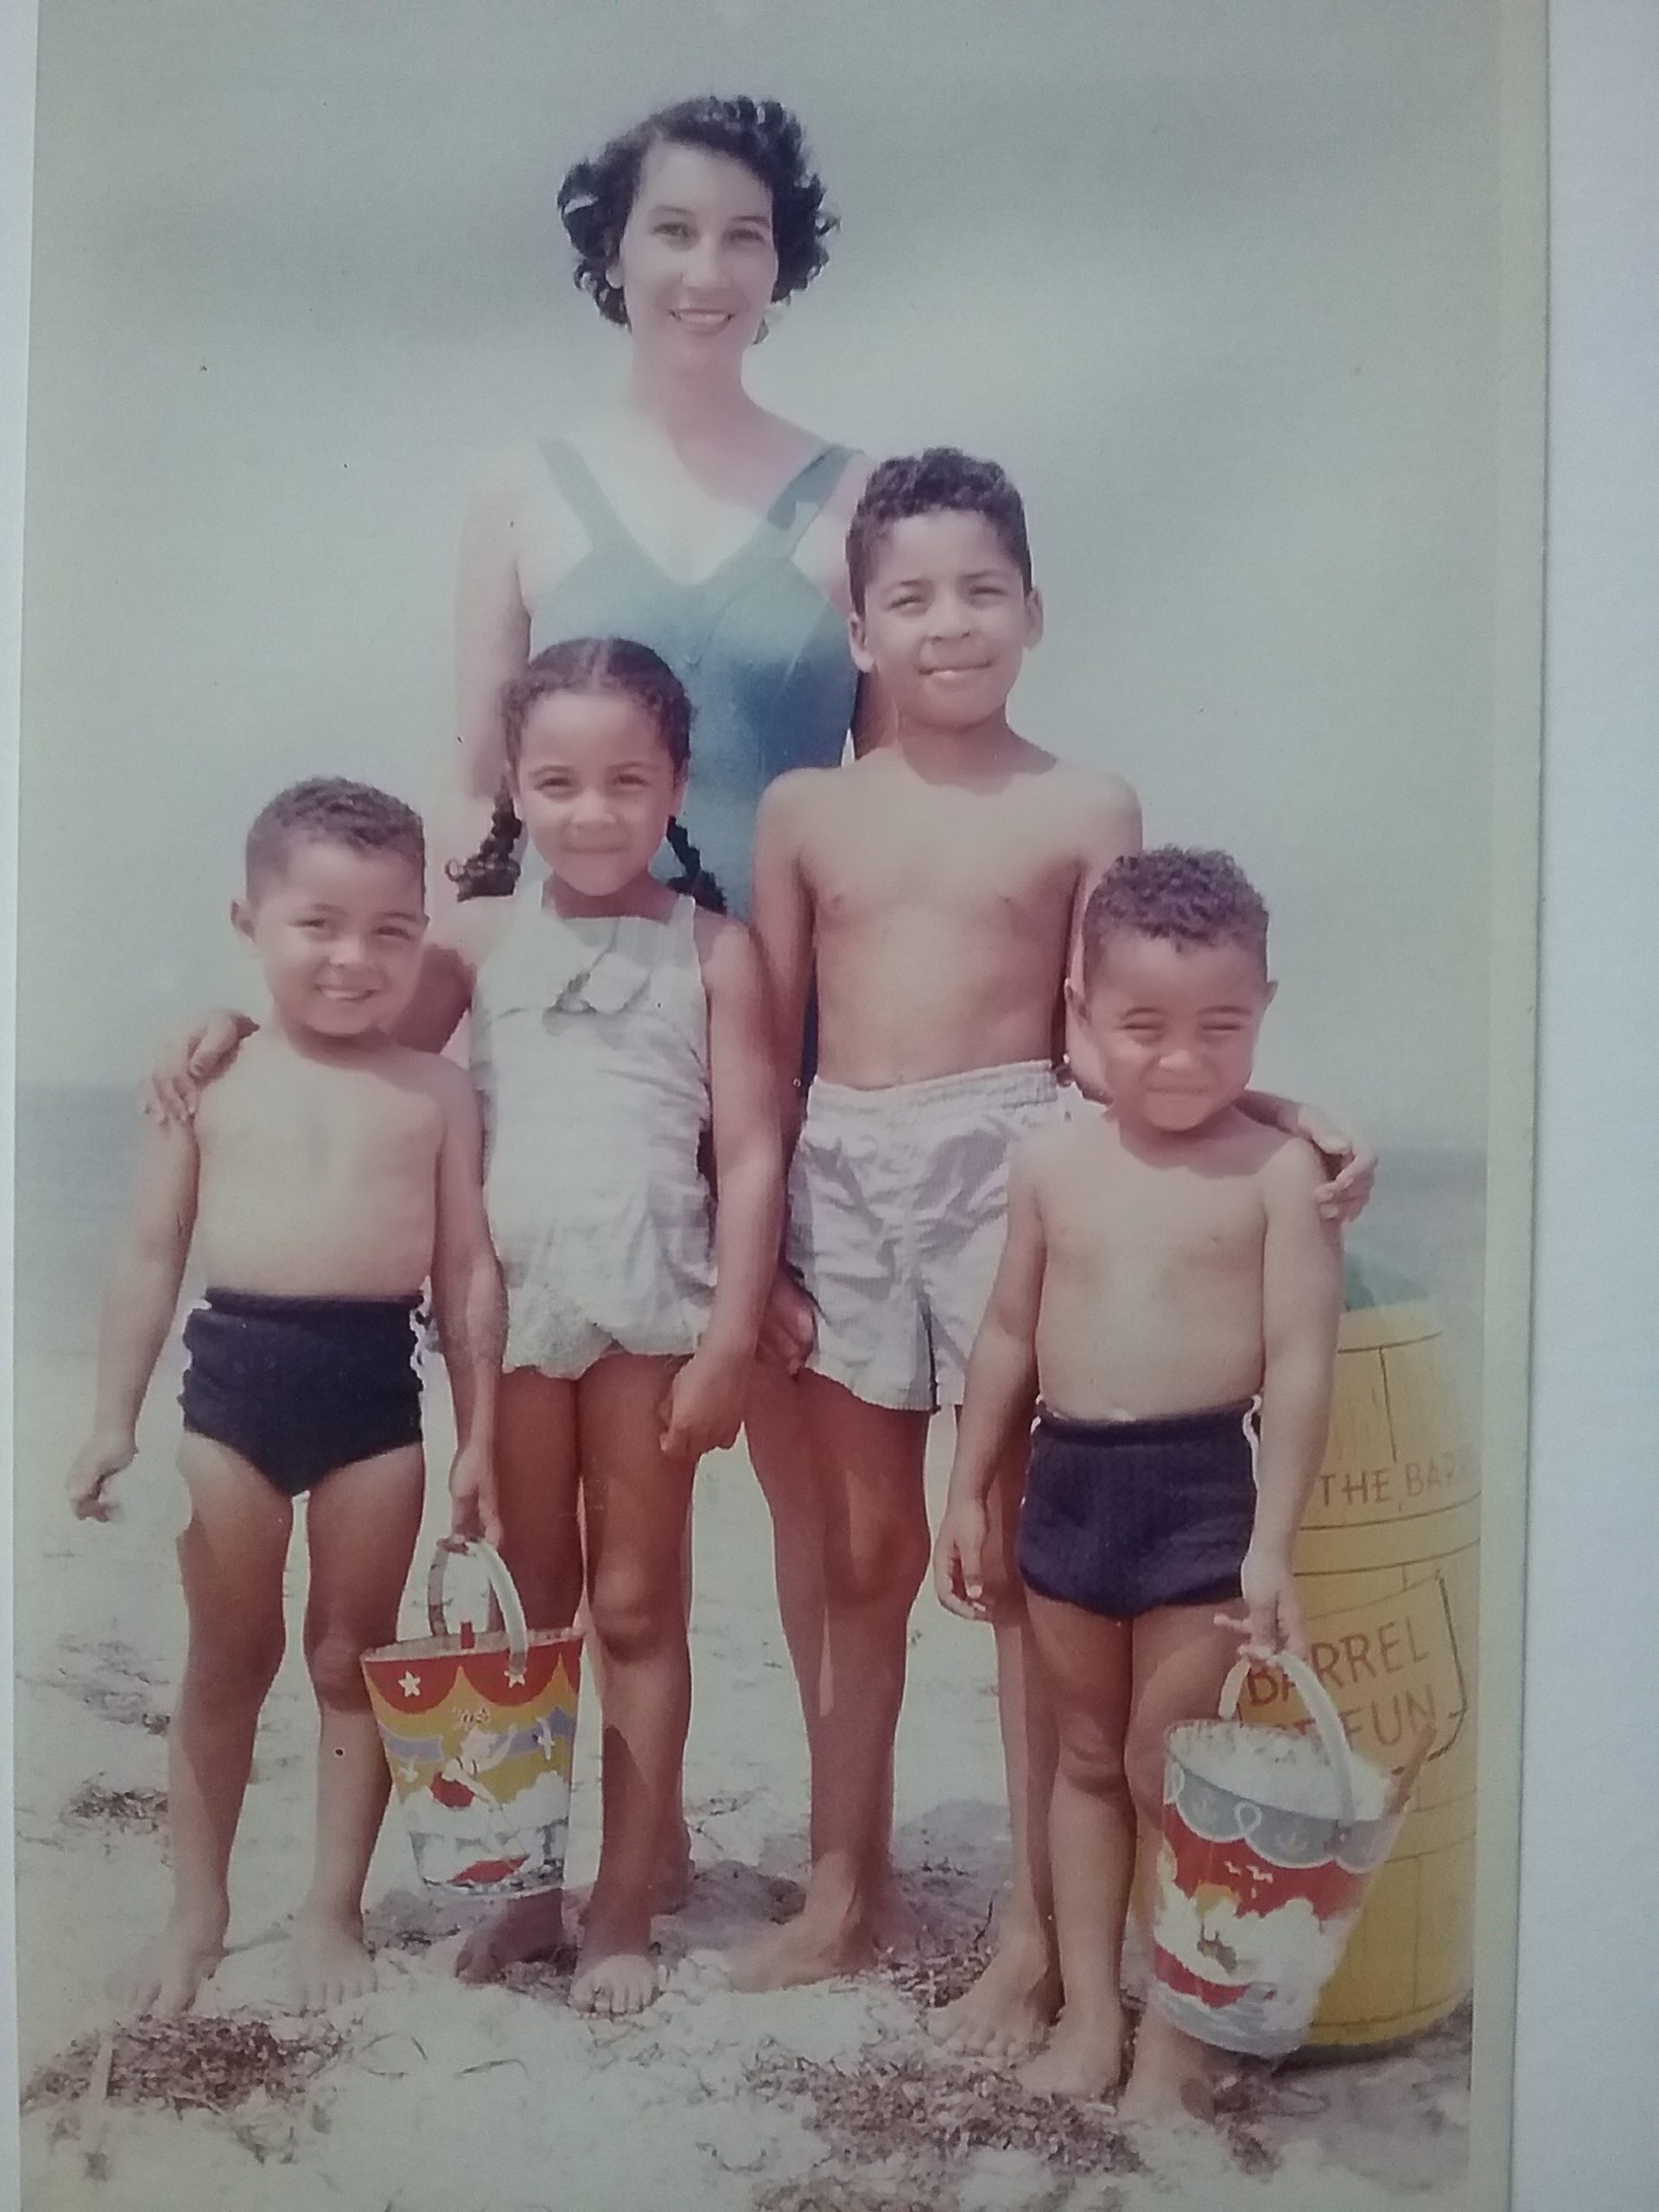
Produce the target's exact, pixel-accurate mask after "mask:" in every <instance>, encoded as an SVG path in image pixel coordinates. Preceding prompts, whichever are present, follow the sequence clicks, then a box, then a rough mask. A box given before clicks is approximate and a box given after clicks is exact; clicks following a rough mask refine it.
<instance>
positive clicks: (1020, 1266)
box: [933, 1130, 1063, 1620]
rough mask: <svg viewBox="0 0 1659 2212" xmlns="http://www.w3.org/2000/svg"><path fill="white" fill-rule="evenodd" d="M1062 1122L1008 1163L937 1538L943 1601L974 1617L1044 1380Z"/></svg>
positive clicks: (936, 1577) (936, 1570)
mask: <svg viewBox="0 0 1659 2212" xmlns="http://www.w3.org/2000/svg"><path fill="white" fill-rule="evenodd" d="M1062 1134H1063V1132H1060V1131H1057V1130H1042V1131H1040V1132H1039V1133H1038V1134H1037V1135H1034V1136H1030V1137H1027V1138H1026V1139H1025V1141H1023V1143H1021V1144H1020V1145H1019V1146H1018V1147H1016V1148H1015V1151H1014V1156H1013V1158H1012V1159H1011V1160H1010V1161H1009V1163H1008V1205H1007V1227H1006V1230H1005V1232H1004V1236H1003V1243H1002V1256H1001V1260H1000V1261H999V1262H997V1269H996V1277H995V1281H994V1282H993V1284H992V1286H991V1295H990V1300H989V1302H988V1305H987V1306H986V1308H985V1318H984V1319H983V1320H982V1322H981V1324H980V1326H979V1333H978V1335H977V1336H976V1338H974V1346H973V1350H972V1351H971V1352H970V1353H969V1358H968V1373H967V1376H966V1379H965V1382H964V1383H963V1402H962V1411H961V1413H960V1414H959V1415H958V1417H957V1449H956V1456H955V1458H954V1459H952V1461H951V1465H950V1494H949V1496H948V1497H947V1499H946V1501H945V1510H944V1519H943V1520H942V1522H940V1524H939V1534H938V1541H937V1543H936V1544H935V1546H934V1548H933V1582H934V1587H935V1589H936V1591H937V1592H938V1596H939V1599H940V1601H941V1603H943V1604H944V1605H946V1606H947V1607H948V1608H949V1609H950V1611H951V1612H953V1613H960V1614H962V1615H963V1617H964V1618H967V1619H969V1620H978V1619H982V1618H984V1615H985V1611H986V1604H985V1577H984V1552H985V1541H986V1536H987V1533H988V1512H987V1505H986V1501H987V1499H988V1497H989V1495H990V1489H991V1484H992V1481H993V1479H994V1478H995V1474H996V1470H997V1468H998V1466H999V1465H1000V1464H1001V1459H1002V1457H1003V1455H1004V1453H1005V1452H1007V1449H1008V1447H1009V1446H1010V1445H1011V1444H1012V1442H1013V1440H1014V1436H1015V1434H1016V1433H1017V1432H1018V1431H1019V1429H1020V1427H1022V1426H1023V1424H1024V1423H1025V1422H1026V1421H1027V1420H1028V1419H1029V1418H1030V1414H1031V1407H1032V1402H1033V1397H1034V1395H1035V1393H1036V1387H1037V1316H1038V1312H1039V1308H1040V1306H1041V1305H1042V1296H1043V1270H1044V1265H1045V1261H1046V1249H1045V1241H1044V1236H1043V1215H1042V1205H1041V1200H1040V1195H1039V1193H1040V1187H1041V1182H1042V1175H1043V1166H1044V1162H1045V1158H1046V1154H1048V1153H1049V1152H1050V1151H1051V1150H1052V1147H1053V1143H1054V1141H1055V1139H1056V1138H1057V1137H1058V1136H1059V1135H1062Z"/></svg>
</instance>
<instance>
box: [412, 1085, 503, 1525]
mask: <svg viewBox="0 0 1659 2212" xmlns="http://www.w3.org/2000/svg"><path fill="white" fill-rule="evenodd" d="M426 1076H427V1080H428V1081H429V1083H430V1084H431V1086H432V1090H433V1094H434V1096H435V1098H436V1100H437V1103H438V1106H439V1109H440V1111H441V1114H442V1133H441V1135H440V1137H439V1141H438V1159H437V1195H436V1206H435V1232H434V1236H433V1247H432V1313H433V1318H434V1319H435V1321H436V1323H437V1328H438V1343H439V1346H440V1349H441V1350H442V1354H443V1363H444V1366H445V1369H446V1370H448V1376H449V1395H450V1397H451V1400H452V1401H453V1402H454V1412H455V1446H456V1448H455V1459H454V1466H453V1467H452V1468H451V1470H450V1476H449V1495H450V1501H451V1508H452V1513H453V1522H454V1531H455V1533H456V1534H457V1535H482V1536H484V1537H485V1538H486V1541H489V1542H491V1543H494V1544H499V1542H500V1541H501V1520H500V1514H499V1510H498V1508H497V1505H496V1492H495V1471H494V1449H495V1401H496V1390H497V1386H498V1384H499V1381H500V1376H501V1356H502V1353H503V1351H504V1350H505V1345H506V1332H507V1306H506V1294H505V1290H504V1289H503V1287H502V1282H501V1269H500V1266H499V1262H497V1260H496V1256H495V1247H494V1246H493V1244H492V1243H491V1242H490V1228H489V1222H488V1219H487V1217H486V1214H485V1211H484V1134H483V1126H482V1123H481V1122H480V1116H479V1109H478V1100H477V1098H476V1096H474V1091H473V1086H472V1084H471V1083H470V1082H469V1081H468V1080H467V1077H466V1076H465V1075H464V1074H463V1073H462V1071H461V1069H459V1068H457V1067H453V1066H451V1065H450V1064H449V1063H448V1061H447V1060H441V1059H437V1058H429V1059H428V1061H427V1062H426Z"/></svg>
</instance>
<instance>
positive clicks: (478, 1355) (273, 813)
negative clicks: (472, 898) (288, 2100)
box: [68, 779, 504, 2013]
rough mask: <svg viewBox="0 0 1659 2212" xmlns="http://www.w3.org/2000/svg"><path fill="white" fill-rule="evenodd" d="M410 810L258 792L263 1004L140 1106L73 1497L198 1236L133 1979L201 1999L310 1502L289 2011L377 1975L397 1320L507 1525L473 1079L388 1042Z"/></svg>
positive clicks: (128, 1448) (217, 1940)
mask: <svg viewBox="0 0 1659 2212" xmlns="http://www.w3.org/2000/svg"><path fill="white" fill-rule="evenodd" d="M424 869H425V855H424V849H423V837H422V831H421V823H420V819H419V817H418V816H416V814H414V813H413V812H412V811H411V810H410V809H409V808H408V807H407V806H405V805H404V804H403V803H402V802H401V801H400V800H397V799H395V798H388V797H387V796H386V794H385V792H382V791H373V790H371V789H370V788H368V787H367V786H366V785H360V784H351V783H346V782H343V781H339V780H335V779H326V780H319V781H315V782H311V783H306V784H301V785H296V786H295V787H294V788H293V789H291V790H289V791H284V792H283V793H282V795H281V796H280V797H279V798H275V799H273V800H272V801H271V803H270V805H269V806H267V807H266V808H265V809H264V811H263V812H262V813H261V814H260V815H259V816H258V817H257V820H256V821H255V823H254V824H253V827H252V829H251V830H250V832H249V835H248V840H247V877H246V889H245V897H244V898H243V899H241V900H239V901H238V904H237V906H236V907H235V908H234V910H233V918H234V920H235V924H236V927H237V928H238V931H240V932H241V934H242V935H243V936H244V937H245V938H247V940H248V941H249V943H250V944H251V946H252V948H253V950H254V952H255V953H256V955H257V958H258V960H259V963H260V966H261V968H262V969H263V970H264V978H265V982H266V984H267V986H268V988H269V989H270V1000H271V1014H270V1020H269V1022H268V1023H267V1025H266V1026H265V1027H264V1028H263V1029H261V1030H260V1031H259V1033H257V1035H256V1036H255V1037H254V1038H253V1039H251V1041H250V1042H249V1043H248V1044H247V1045H245V1046H244V1047H243V1049H242V1051H241V1052H240V1053H239V1054H238V1057H237V1058H236V1060H235V1062H234V1063H233V1065H232V1066H231V1067H229V1068H228V1069H227V1070H226V1072H225V1073H224V1074H223V1075H222V1076H221V1077H219V1078H218V1079H217V1080H216V1081H214V1082H213V1083H212V1084H209V1085H208V1086H207V1088H206V1089H205V1090H203V1092H202V1094H201V1096H200V1103H199V1104H198V1106H197V1109H196V1112H195V1116H194V1120H193V1121H189V1120H178V1119H175V1120H169V1121H167V1122H153V1123H149V1124H147V1126H146V1130H145V1135H144V1150H143V1158H142V1162H141V1166H140V1169H139V1177H138V1185H137V1195H136V1200H135V1205H134V1209H133V1216H132V1223H131V1227H130V1231H129V1234H128V1237H127V1241H126V1243H125V1246H124V1249H123V1251H122V1253H121V1255H120V1256H119V1258H118V1262H117V1265H116V1268H115V1271H114V1274H113V1276H112V1279H111V1284H110V1287H109V1291H108V1294H107V1295H106V1298H105V1306H104V1313H103V1319H102V1326H101V1329H100V1333H99V1365H98V1407H97V1413H96V1417H95V1425H94V1428H93V1433H92V1438H91V1440H90V1441H89V1442H88V1443H87V1445H86V1447H85V1448H84V1449H83V1451H82V1452H80V1454H79V1457H78V1459H76V1460H75V1463H74V1465H73V1467H72V1468H71V1470H70V1473H69V1481H68V1487H69V1495H70V1499H71V1502H72V1503H73V1507H74V1510H75V1511H76V1512H77V1513H78V1514H79V1515H80V1516H83V1517H84V1518H90V1519H97V1520H102V1519H107V1518H108V1517H109V1515H110V1510H111V1508H110V1505H109V1503H108V1500H107V1497H106V1495H105V1490H106V1485H107V1484H108V1483H109V1481H110V1478H111V1476H113V1475H115V1474H117V1473H118V1471H120V1470H121V1469H122V1468H123V1467H124V1466H126V1465H128V1463H129V1462H130V1460H131V1459H132V1458H133V1457H134V1454H135V1452H136V1449H137V1446H136V1443H135V1437H134V1431H135V1428H136V1426H137V1418H138V1413H139V1409H140V1407H141V1406H142V1404H143V1397H144V1393H145V1391H146V1389H147V1388H148V1387H149V1380H150V1376H151V1375H152V1373H153V1372H154V1370H155V1366H156V1359H157V1357H159V1355H160V1352H161V1350H162V1344H164V1342H165V1340H166V1338H167V1334H168V1329H169V1327H170V1326H171V1325H172V1320H173V1314H174V1310H175V1306H176V1304H177V1301H178V1295H179V1288H180V1284H181V1280H182V1277H183V1274H184V1269H185V1264H186V1261H187V1259H188V1258H194V1261H195V1262H196V1264H197V1266H198V1267H199V1268H200V1269H201V1271H202V1273H203V1274H204V1275H205V1279H206V1281H207V1285H208V1286H209V1287H208V1288H207V1291H206V1294H205V1295H204V1298H203V1300H202V1302H201V1304H200V1305H199V1306H197V1307H196V1309H195V1310H194V1312H193V1313H191V1315H190V1316H189V1319H188V1321H187V1322H186V1325H185V1331H184V1341H185V1346H186V1350H187V1351H188V1355H189V1363H188V1368H187V1370H186V1373H185V1378H184V1388H183V1390H182V1393H181V1405H182V1408H183V1412H184V1434H183V1437H182V1439H181V1444H180V1449H179V1465H180V1469H181V1472H182V1474H183V1476H184V1479H185V1483H186V1484H187V1487H188V1491H189V1498H190V1520H189V1523H188V1527H187V1528H186V1529H185V1530H184V1533H183V1535H181V1538H180V1540H179V1563H180V1567H181V1573H182V1576H183V1581H184V1594H185V1601H186V1605H187V1609H188V1616H189V1647H188V1656H187V1657H186V1661H185V1668H184V1677H183V1681H182V1683H181V1688H180V1695H179V1704H178V1709H177V1711H176V1712H175V1715H174V1719H173V1725H172V1728H171V1731H170V1732H169V1736H168V1824H169V1829H170V1834H171V1841H172V1859H173V1882H174V1904H173V1911H172V1916H171V1918H170V1920H169V1921H168V1926H167V1929H166V1930H165V1932H164V1933H163V1935H162V1936H161V1938H160V1939H159V1940H158V1942H156V1944H155V1945H154V1946H153V1947H152V1948H151V1949H150V1950H149V1953H148V1954H147V1955H145V1956H144V1958H143V1960H142V1961H140V1962H139V1964H138V1966H137V1968H136V1970H135V1971H134V1973H133V1974H132V1975H131V1977H130V1980H128V1981H127V1982H126V1983H125V1984H124V1986H123V1988H122V1991H121V1994H122V1996H123V1997H124V2000H125V2002H126V2005H128V2006H129V2007H130V2009H132V2010H135V2011H140V2012H143V2011H155V2012H167V2013H174V2012H184V2011H186V2010H188V2007H189V2006H190V2005H191V2004H192V2003H193V2001H194V1998H195V1995H196V1993H197V1991H198V1990H199V1988H200V1986H201V1984H202V1982H203V1981H205V1980H207V1977H208V1976H209V1975H210V1974H212V1973H213V1969H214V1967H216V1966H217V1964H218V1962H219V1958H220V1956H221V1955H222V1953H223V1948H224V1939H225V1932H226V1924H227V1922H228V1919H229V1900H228V1896H227V1891H226V1877H227V1872H228V1868H229V1862H230V1853H231V1844H232V1837H233V1835H234V1834H235V1829H236V1823H237V1818H238V1814H239V1812H240V1809H241V1803H242V1797H243V1793H244V1791H245V1789H246V1786H247V1780H248V1772H249V1767H250V1764H251V1757H252V1751H253V1738H254V1730H255V1726H256V1724H257V1720H258V1717H259V1711H260V1707H262V1705H263V1704H264V1698H265V1694H266V1692H267V1691H268V1690H269V1688H270V1684H271V1681H272V1679H273V1677H274V1675H276V1672H277V1665H278V1662H280V1660H281V1658H282V1654H283V1567H284V1563H285V1560H286V1557H287V1554H288V1548H289V1534H290V1530H291V1529H292V1525H293V1518H294V1506H295V1503H296V1500H297V1499H299V1498H301V1497H304V1498H305V1499H306V1500H307V1512H306V1529H307V1537H308V1548H309V1554H310V1566H311V1577H310V1590H309V1594H308V1602H307V1607H306V1621H305V1646H306V1657H307V1660H308V1662H309V1666H310V1671H311V1679H312V1683H313V1686H314V1688H315V1693H316V1698H317V1703H318V1707H319V1708H320V1712H321V1742H320V1746H319V1758H320V1765H319V1774H318V1804H317V1856H316V1864H315V1871H314V1873H313V1877H312V1883H311V1888H310V1891H309V1894H308V1897H307V1898H306V1901H305V1904H304V1906H303V1907H302V1911H301V1915H300V1920H299V1924H298V1928H297V1929H296V1942H295V1961H296V1982H297V1986H298V1995H299V1998H300V2000H301V2002H302V2004H304V2005H313V2006H319V2007H321V2006H325V2005H330V2004H333V2003H334V2002H337V2001H339V2000H340V1999H344V1998H346V1997H350V1996H353V1995H355V1994H358V1993H360V1992H361V1991H363V1990H364V1989H366V1988H367V1987H369V1986H371V1985H372V1980H373V1969H372V1965H371V1961H370V1958H369V1955H368V1952H367V1950H366V1948H365V1945H364V1942H363V1922H362V1895H363V1884H364V1880H365V1876H366V1874H367V1872H368V1866H369V1858H370V1854H371V1853H372V1850H373V1847H374V1841H375V1837H376V1835H377V1834H378V1829H379V1826H380V1820H381V1815H382V1814H383V1812H384V1810H385V1802H386V1794H387V1786H388V1777H387V1772H386V1764H385V1758H384V1756H383V1754H382V1752H381V1749H380V1744H379V1739H378V1732H377V1731H376V1727H375V1724H374V1719H373V1716H372V1713H371V1712H370V1710H369V1705H368V1699H367V1695H366V1693H365V1687H364V1683H363V1678H362V1673H361V1669H360V1667H359V1661H360V1659H361V1656H362V1654H363V1652H364V1651H365V1649H368V1648H369V1647H370V1646H372V1645H374V1644H377V1643H385V1642H387V1641H389V1640H390V1639H391V1637H394V1636H395V1635H396V1633H397V1606H398V1601H399V1599H400V1598H401V1596H402V1593H403V1588H404V1580H405V1579H406V1577H407V1575H408V1572H409V1565H410V1556H411V1554H412V1553H413V1550H414V1547H415V1541H416V1533H417V1530H418V1529H419V1525H420V1519H421V1507H422V1496H423V1488H424V1460H423V1453H422V1448H421V1399H420V1381H419V1376H418V1372H417V1370H416V1337H415V1326H414V1315H415V1311H416V1306H417V1305H418V1303H419V1300H420V1298H421V1294H422V1288H423V1285H424V1284H425V1283H427V1282H428V1281H430V1283H431V1286H432V1298H433V1306H434V1311H435V1316H436V1319H437V1324H438V1331H439V1337H440V1341H441V1343H442V1349H443V1354H444V1358H445V1363H446V1364H447V1366H448V1372H449V1379H450V1384H451V1389H452V1392H453V1395H454V1409H455V1420H456V1429H457V1434H458V1438H459V1446H460V1448H459V1451H458V1453H457V1456H456V1459H455V1461H454V1468H453V1471H452V1473H451V1477H450V1489H451V1493H452V1497H453V1501H454V1519H455V1526H456V1528H457V1529H458V1530H461V1531H464V1532H467V1533H478V1532H480V1529H481V1530H482V1531H483V1532H485V1533H488V1532H489V1531H490V1530H491V1529H493V1526H494V1523H495V1507H494V1502H493V1475H492V1471H491V1459H490V1454H491V1432H492V1422H493V1408H494V1395H495V1383H496V1376H497V1372H498V1369H499V1360H500V1347H501V1338H502V1332H503V1326H504V1319H503V1305H502V1295H501V1286H500V1280H499V1273H498V1270H497V1268H496V1263H495V1255H494V1253H493V1251H492V1249H491V1247H490V1240H489V1233H488V1230H487V1228H486V1224H485V1217H484V1209H483V1199H482V1192H481V1188H480V1131H479V1122H478V1109H477V1106H476V1103H475V1101H474V1096H473V1091H472V1087H471V1085H470V1084H469V1083H468V1081H467V1077H466V1075H465V1073H464V1071H462V1070H461V1069H460V1068H457V1067H454V1066H451V1065H449V1064H448V1062H447V1061H444V1060H442V1059H439V1058H436V1057H435V1055H433V1054H430V1053H425V1052H410V1051H408V1050H407V1049H405V1048H404V1046H399V1045H396V1044H394V1043H392V1042H391V1038H390V1036H389V1034H388V1031H389V1027H390V1025H391V1022H392V1021H393V1020H394V1019H395V1018H396V1016H397V1014H398V1012H399V1010H400V1009H401V1008H402V1007H403V1005H404V1001H405V1000H406V999H407V998H408V996H409V995H410V991H411V990H412V988H413V987H414V983H415V979H416V965H417V963H418V960H419V957H420V950H421V940H422V938H423V935H424V933H425V929H426V914H425V902H424V895H423V880H424Z"/></svg>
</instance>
